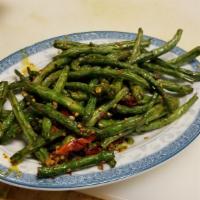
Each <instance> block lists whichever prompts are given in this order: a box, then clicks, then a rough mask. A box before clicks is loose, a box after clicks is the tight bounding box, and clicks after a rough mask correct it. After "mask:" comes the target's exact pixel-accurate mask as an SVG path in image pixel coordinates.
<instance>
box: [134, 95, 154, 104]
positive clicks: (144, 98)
mask: <svg viewBox="0 0 200 200" xmlns="http://www.w3.org/2000/svg"><path fill="white" fill-rule="evenodd" d="M151 98H152V97H151V96H150V95H148V94H144V97H143V98H142V99H141V100H140V101H138V102H137V104H138V105H144V104H147V103H149V102H150V100H151Z"/></svg>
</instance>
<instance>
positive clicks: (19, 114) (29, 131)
mask: <svg viewBox="0 0 200 200" xmlns="http://www.w3.org/2000/svg"><path fill="white" fill-rule="evenodd" d="M9 100H10V103H11V105H12V108H13V112H14V114H15V117H16V119H17V121H18V123H19V125H20V127H21V129H22V131H23V133H24V136H25V137H26V139H27V141H28V143H33V142H34V141H35V140H36V137H37V135H36V133H35V132H34V130H33V128H32V127H31V125H30V124H29V122H28V121H27V119H26V117H25V115H24V113H23V111H22V110H21V108H20V104H19V102H18V101H17V98H16V97H15V95H14V94H13V92H11V91H9Z"/></svg>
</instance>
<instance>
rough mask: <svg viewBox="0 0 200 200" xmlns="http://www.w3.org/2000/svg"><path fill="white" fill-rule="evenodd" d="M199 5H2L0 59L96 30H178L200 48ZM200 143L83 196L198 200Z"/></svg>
mask: <svg viewBox="0 0 200 200" xmlns="http://www.w3.org/2000/svg"><path fill="white" fill-rule="evenodd" d="M199 9H200V1H199V0H190V1H188V0H162V1H161V0H52V1H50V0H0V59H1V58H3V57H5V56H7V55H8V54H10V53H12V52H14V51H16V50H18V49H21V48H23V47H25V46H27V45H30V44H33V43H35V42H37V41H40V40H43V39H47V38H50V37H53V36H57V35H63V34H68V33H74V32H82V31H92V30H115V31H128V32H136V31H137V29H138V27H142V28H143V29H144V32H145V34H147V35H151V36H155V37H158V38H162V39H164V40H167V39H169V38H170V37H171V36H172V35H173V34H174V32H175V31H176V29H177V28H182V29H183V30H184V34H183V37H182V40H181V42H180V44H179V46H180V47H182V48H184V49H186V50H189V49H190V48H192V47H194V46H197V45H199V42H200V39H199V38H200V26H199V25H200V15H199ZM199 169H200V139H199V138H197V139H196V140H195V141H194V142H193V143H192V144H191V145H190V146H188V148H186V149H185V150H184V151H183V152H181V153H180V154H179V155H178V156H176V157H175V158H174V159H172V160H170V161H168V162H167V163H165V164H164V165H162V166H159V167H157V168H155V169H153V170H151V171H149V172H147V173H145V174H143V175H140V176H138V177H135V178H131V179H129V180H126V181H123V182H119V183H115V184H111V185H107V186H103V187H99V188H94V189H87V190H83V191H82V192H85V193H88V194H92V195H94V196H98V197H101V198H105V199H137V200H146V199H153V200H160V199H162V200H168V199H170V200H175V199H176V200H177V199H181V200H188V199H193V200H199V199H200V189H199V188H200V170H199Z"/></svg>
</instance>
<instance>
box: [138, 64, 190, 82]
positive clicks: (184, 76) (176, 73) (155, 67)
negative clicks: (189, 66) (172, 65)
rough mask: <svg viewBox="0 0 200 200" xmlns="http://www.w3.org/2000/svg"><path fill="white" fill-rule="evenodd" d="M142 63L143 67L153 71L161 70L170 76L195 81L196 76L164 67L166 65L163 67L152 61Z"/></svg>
mask: <svg viewBox="0 0 200 200" xmlns="http://www.w3.org/2000/svg"><path fill="white" fill-rule="evenodd" d="M142 65H143V67H145V69H148V70H150V71H152V72H154V71H157V72H161V73H164V74H168V75H170V76H173V77H175V78H179V79H181V80H184V81H188V82H193V81H194V78H192V77H191V76H189V75H187V74H183V73H182V72H179V71H175V70H173V69H169V68H164V67H161V66H160V65H156V64H152V63H143V64H142Z"/></svg>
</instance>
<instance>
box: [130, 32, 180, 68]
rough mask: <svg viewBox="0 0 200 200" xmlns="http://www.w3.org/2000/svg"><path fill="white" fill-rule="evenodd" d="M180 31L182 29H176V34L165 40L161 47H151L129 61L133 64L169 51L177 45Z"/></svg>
mask: <svg viewBox="0 0 200 200" xmlns="http://www.w3.org/2000/svg"><path fill="white" fill-rule="evenodd" d="M182 32H183V31H182V30H181V29H178V30H177V32H176V34H175V35H174V37H173V38H172V39H171V40H170V41H168V42H166V43H165V44H164V45H163V46H161V47H158V48H156V49H153V50H151V51H149V52H145V53H142V54H141V55H140V56H138V57H136V58H135V59H134V60H132V62H131V63H132V64H134V63H141V62H145V61H148V60H151V59H153V58H156V57H159V56H161V55H163V54H165V53H167V52H168V51H170V50H171V49H173V48H174V47H175V46H176V45H177V43H178V42H179V40H180V38H181V35H182Z"/></svg>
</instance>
